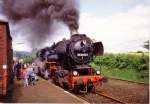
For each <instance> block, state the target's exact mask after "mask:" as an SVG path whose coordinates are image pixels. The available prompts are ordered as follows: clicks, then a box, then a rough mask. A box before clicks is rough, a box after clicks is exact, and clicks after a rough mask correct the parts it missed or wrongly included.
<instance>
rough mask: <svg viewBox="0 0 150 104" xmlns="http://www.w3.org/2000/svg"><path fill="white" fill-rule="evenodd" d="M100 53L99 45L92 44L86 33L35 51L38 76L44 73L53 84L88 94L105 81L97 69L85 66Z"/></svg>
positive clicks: (100, 47)
mask: <svg viewBox="0 0 150 104" xmlns="http://www.w3.org/2000/svg"><path fill="white" fill-rule="evenodd" d="M103 52H104V49H103V44H102V42H95V43H93V42H92V40H91V39H90V38H88V37H87V36H86V35H85V34H74V35H72V36H71V38H70V39H68V40H66V39H63V40H62V41H59V42H58V43H56V44H55V43H54V44H53V45H52V46H51V47H46V48H43V49H41V50H39V51H38V52H37V58H38V60H40V63H38V65H39V67H40V70H39V73H40V74H41V75H43V76H45V72H46V71H47V72H48V73H49V74H50V76H51V78H52V79H53V81H54V82H55V83H57V84H59V85H60V86H61V87H63V88H65V89H70V90H72V91H74V92H75V93H78V92H79V91H80V92H89V91H92V89H93V88H94V87H95V84H97V83H101V82H102V81H103V80H104V77H103V76H101V73H100V71H99V70H97V71H95V70H94V69H93V68H92V67H91V66H90V65H88V64H89V62H90V60H91V59H92V58H93V57H94V56H95V55H103ZM45 78H48V76H47V77H45Z"/></svg>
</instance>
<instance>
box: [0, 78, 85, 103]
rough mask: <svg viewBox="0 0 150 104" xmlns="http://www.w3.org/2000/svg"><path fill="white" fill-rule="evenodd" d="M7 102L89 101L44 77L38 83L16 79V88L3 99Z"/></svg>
mask: <svg viewBox="0 0 150 104" xmlns="http://www.w3.org/2000/svg"><path fill="white" fill-rule="evenodd" d="M0 102H1V103H2V102H6V103H88V102H86V101H84V100H82V99H80V98H78V97H76V96H75V95H73V94H70V93H69V92H67V91H65V90H63V89H62V88H60V87H58V86H55V85H54V84H52V83H51V82H50V81H47V80H44V79H42V78H40V79H39V81H37V82H36V85H34V86H31V85H29V86H28V87H24V86H23V81H22V80H20V81H17V80H16V81H15V85H14V90H13V92H12V93H11V94H9V96H7V97H6V98H4V99H3V101H0Z"/></svg>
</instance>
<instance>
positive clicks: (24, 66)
mask: <svg viewBox="0 0 150 104" xmlns="http://www.w3.org/2000/svg"><path fill="white" fill-rule="evenodd" d="M21 74H22V78H23V82H24V87H25V86H28V72H27V65H26V64H24V65H23V68H22V72H21Z"/></svg>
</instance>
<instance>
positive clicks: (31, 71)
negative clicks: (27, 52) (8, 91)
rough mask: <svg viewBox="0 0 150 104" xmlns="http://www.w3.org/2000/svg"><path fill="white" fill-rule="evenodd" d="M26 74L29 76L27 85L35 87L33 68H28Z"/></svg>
mask: <svg viewBox="0 0 150 104" xmlns="http://www.w3.org/2000/svg"><path fill="white" fill-rule="evenodd" d="M28 74H29V79H28V80H29V84H30V85H35V73H34V68H33V67H32V65H30V66H29V68H28Z"/></svg>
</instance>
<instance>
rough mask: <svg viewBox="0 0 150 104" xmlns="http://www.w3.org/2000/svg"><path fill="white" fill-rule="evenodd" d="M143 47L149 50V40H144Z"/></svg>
mask: <svg viewBox="0 0 150 104" xmlns="http://www.w3.org/2000/svg"><path fill="white" fill-rule="evenodd" d="M143 47H144V48H146V49H147V50H149V40H147V41H146V42H144V45H143Z"/></svg>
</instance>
